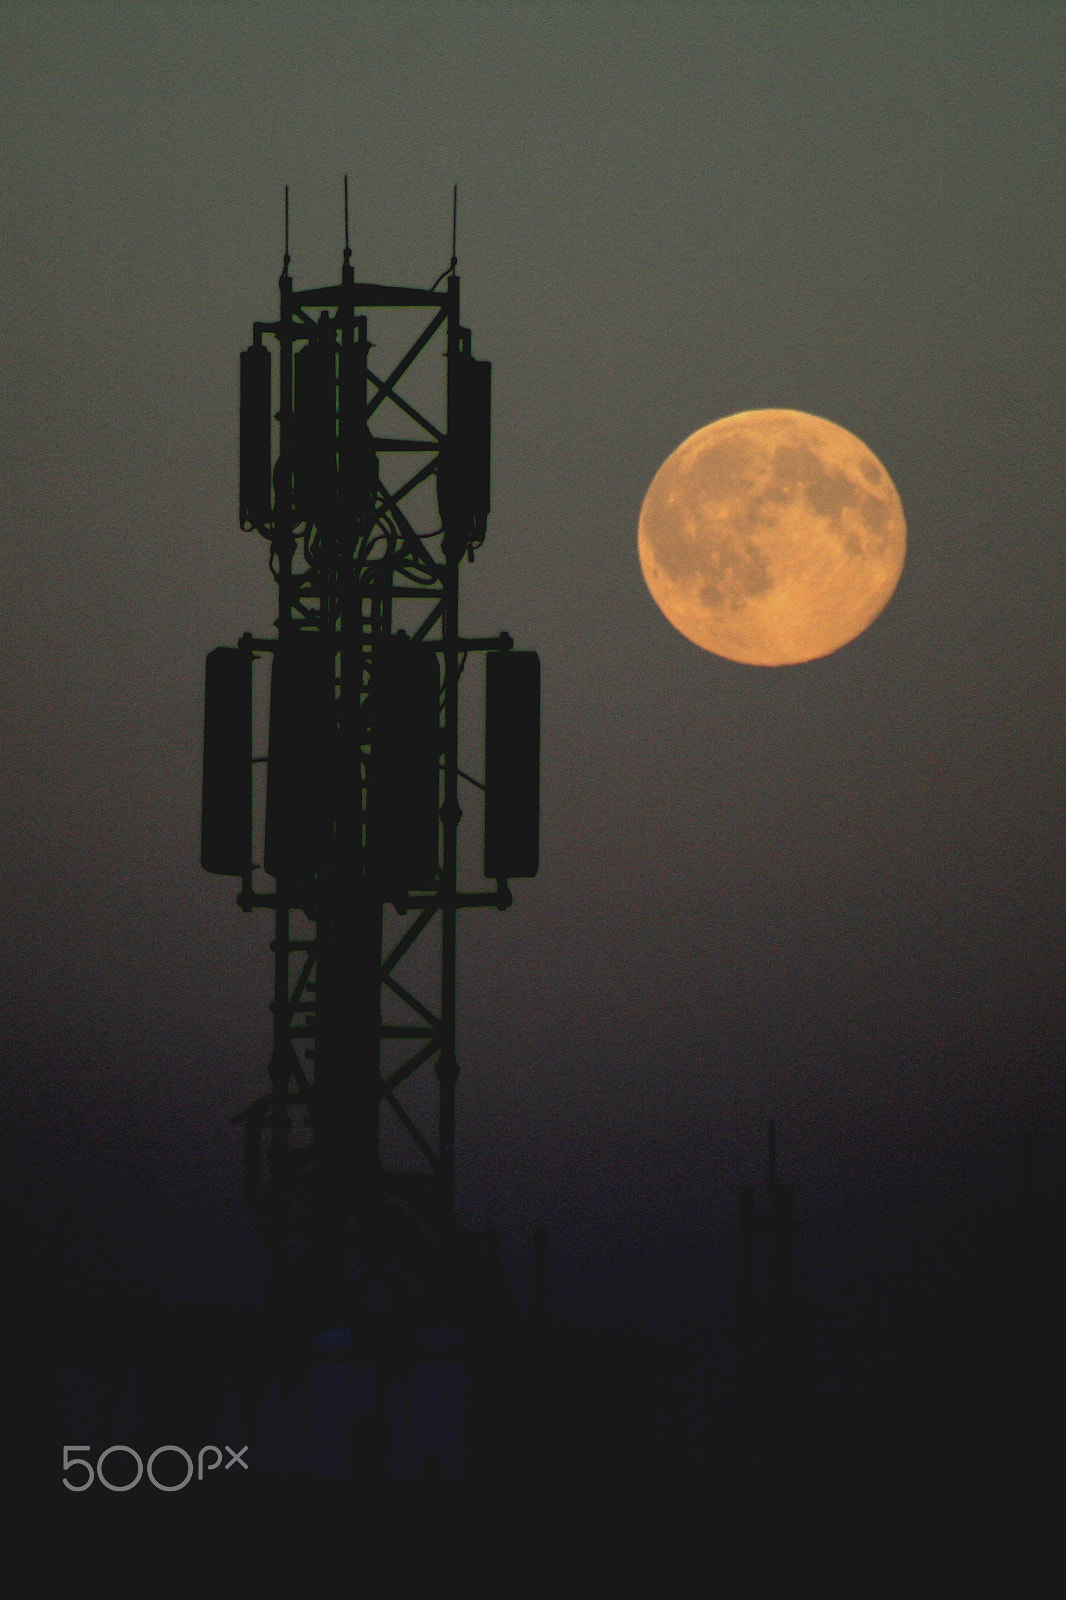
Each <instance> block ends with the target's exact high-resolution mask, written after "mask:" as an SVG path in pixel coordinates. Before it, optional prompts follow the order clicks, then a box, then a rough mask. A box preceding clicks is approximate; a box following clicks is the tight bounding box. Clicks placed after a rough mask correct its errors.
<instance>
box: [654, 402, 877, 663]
mask: <svg viewBox="0 0 1066 1600" xmlns="http://www.w3.org/2000/svg"><path fill="white" fill-rule="evenodd" d="M906 543H907V532H906V523H905V521H904V517H903V507H902V505H901V503H900V498H899V495H898V494H897V492H896V488H895V485H894V484H893V482H892V480H891V478H890V477H889V475H888V473H887V472H886V471H885V469H884V467H883V466H882V465H881V463H880V462H879V461H878V459H877V457H876V456H875V455H874V454H873V453H872V451H870V450H868V449H867V447H866V445H864V444H863V442H862V440H861V439H857V438H856V437H855V435H854V434H853V433H849V432H848V431H847V429H846V428H841V427H839V426H838V425H837V424H836V423H834V422H827V421H826V420H825V418H823V417H813V416H809V415H808V414H807V413H806V412H803V411H741V412H738V413H737V414H736V415H735V416H732V417H723V418H722V419H721V420H720V421H718V422H712V423H711V424H710V425H709V426H708V427H706V428H701V429H700V430H699V432H697V433H694V434H692V435H691V437H690V438H688V439H686V440H685V441H684V443H683V444H680V445H679V446H678V448H677V449H676V450H675V451H674V453H673V454H672V455H671V456H669V457H668V458H667V460H666V461H664V462H663V465H662V466H661V467H660V468H659V471H658V472H657V473H656V474H655V477H654V478H653V480H652V483H651V487H650V488H649V490H648V493H647V495H646V496H645V499H644V505H643V507H642V509H641V513H640V529H639V537H638V545H639V553H640V565H641V570H642V571H643V573H644V579H645V582H646V583H647V585H648V588H649V590H650V591H651V594H652V596H653V598H654V599H655V601H656V603H657V605H658V606H659V608H660V610H661V611H662V612H663V614H664V615H665V616H666V617H667V618H668V620H669V621H670V622H672V623H673V625H674V627H675V628H677V629H678V631H679V632H680V633H682V634H684V636H685V637H686V638H687V639H691V640H692V642H693V643H694V644H698V645H699V646H700V647H701V648H702V649H704V650H710V651H713V652H714V654H716V655H720V656H725V657H727V658H728V659H729V660H731V661H742V662H746V663H749V664H751V665H755V666H787V665H790V664H793V663H796V662H800V661H811V660H814V659H815V658H816V657H818V656H825V655H829V654H831V653H832V651H834V650H839V649H840V647H841V645H844V644H847V643H848V642H849V641H850V640H851V639H854V638H855V637H856V636H857V635H858V634H860V633H862V632H863V630H864V629H865V628H868V627H869V625H870V623H871V622H873V620H874V618H875V617H876V616H878V615H879V614H880V612H881V611H882V610H883V609H884V607H885V606H886V605H887V604H888V601H889V600H890V599H891V597H892V593H893V591H894V590H895V587H896V584H897V583H898V581H899V576H900V573H901V572H902V570H903V559H904V555H905V552H906Z"/></svg>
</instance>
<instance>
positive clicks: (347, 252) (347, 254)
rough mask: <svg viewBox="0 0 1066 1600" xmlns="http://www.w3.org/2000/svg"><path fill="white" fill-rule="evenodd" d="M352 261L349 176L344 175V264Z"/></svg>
mask: <svg viewBox="0 0 1066 1600" xmlns="http://www.w3.org/2000/svg"><path fill="white" fill-rule="evenodd" d="M351 259H352V247H351V241H350V240H349V238H348V174H347V173H345V174H344V264H345V266H347V265H348V263H349V261H351Z"/></svg>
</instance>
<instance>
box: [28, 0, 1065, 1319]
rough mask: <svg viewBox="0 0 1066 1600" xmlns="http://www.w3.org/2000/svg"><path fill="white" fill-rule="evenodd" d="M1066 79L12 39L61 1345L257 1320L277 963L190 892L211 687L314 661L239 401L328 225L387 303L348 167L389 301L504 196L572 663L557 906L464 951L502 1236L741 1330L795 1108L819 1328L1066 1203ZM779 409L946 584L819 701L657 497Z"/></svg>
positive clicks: (472, 606) (36, 1095)
mask: <svg viewBox="0 0 1066 1600" xmlns="http://www.w3.org/2000/svg"><path fill="white" fill-rule="evenodd" d="M1064 53H1066V15H1064V13H1063V10H1062V8H1061V7H1058V6H1022V5H1013V6H982V5H974V4H965V5H925V6H916V5H893V4H885V5H862V6H855V5H799V4H796V5H789V6H783V5H755V6H744V5H715V4H707V5H697V4H684V5H670V4H663V3H659V0H656V3H655V4H637V5H625V4H611V5H596V4H584V5H565V4H560V5H551V4H537V5H534V4H507V3H497V4H492V5H470V4H464V3H461V0H460V3H454V0H452V3H449V4H447V5H425V6H418V5H403V4H396V3H391V0H390V3H388V4H383V5H375V4H364V5H360V6H331V5H316V4H305V5H301V6H299V7H295V8H294V7H291V6H285V5H280V4H278V5H273V4H261V5H256V4H242V5H239V6H238V5H221V6H218V5H210V4H197V5H192V6H190V5H181V4H168V5H167V6H166V7H149V6H144V5H121V4H120V5H111V4H109V5H103V4H86V5H49V4H44V3H40V0H36V3H34V4H30V5H23V4H5V5H4V6H3V7H2V8H0V63H2V64H0V77H2V85H3V87H2V95H0V107H2V111H0V114H2V117H3V133H2V138H0V150H2V157H0V162H2V166H0V171H2V193H3V212H2V214H3V230H4V241H3V249H2V250H0V276H2V285H3V288H2V294H3V305H4V307H5V312H6V318H5V339H4V344H5V348H4V360H3V391H4V401H3V410H2V422H0V428H2V435H0V437H2V449H3V461H4V473H3V488H2V494H3V516H2V522H0V541H2V550H3V572H4V584H5V602H6V613H5V614H6V625H5V628H4V634H3V641H2V645H0V690H2V711H0V716H2V723H0V739H2V752H3V771H4V775H5V777H4V783H3V798H2V806H3V821H2V827H3V839H4V859H5V874H4V882H5V889H4V902H5V914H4V918H3V934H4V951H5V954H4V961H3V971H2V984H3V1013H2V1036H3V1048H4V1054H5V1076H6V1078H7V1079H8V1080H9V1083H10V1092H9V1096H8V1103H9V1106H10V1110H9V1112H8V1113H6V1126H5V1129H4V1150H5V1152H6V1154H5V1158H4V1159H5V1167H6V1176H7V1179H8V1186H9V1187H10V1188H11V1189H12V1191H13V1196H14V1204H15V1208H16V1218H17V1223H18V1227H19V1228H20V1229H21V1235H22V1240H23V1248H24V1249H26V1250H27V1251H28V1252H30V1253H31V1254H35V1253H37V1252H38V1251H39V1250H41V1249H43V1250H45V1251H46V1252H47V1253H46V1255H45V1257H44V1259H47V1260H48V1261H49V1263H50V1265H49V1268H48V1272H49V1276H50V1278H51V1280H52V1281H53V1283H54V1284H56V1285H58V1292H59V1293H60V1295H61V1296H62V1295H63V1294H69V1295H70V1296H73V1297H75V1298H78V1297H89V1298H92V1297H94V1296H95V1297H103V1298H104V1299H107V1298H108V1297H109V1296H120V1295H122V1294H125V1293H127V1292H130V1291H131V1288H132V1290H133V1291H134V1292H137V1293H143V1294H149V1295H162V1296H164V1297H166V1296H178V1297H180V1296H181V1295H191V1294H206V1295H208V1296H211V1297H216V1298H223V1299H224V1298H227V1297H236V1298H240V1297H241V1296H242V1295H244V1294H246V1293H248V1292H249V1290H250V1287H251V1286H252V1285H254V1282H255V1281H256V1274H257V1272H258V1270H259V1259H260V1258H259V1255H258V1246H257V1244H256V1240H255V1236H254V1230H253V1229H252V1226H251V1224H250V1223H249V1222H247V1221H246V1219H245V1218H244V1215H243V1211H242V1202H241V1194H240V1177H241V1174H240V1159H241V1157H240V1140H239V1136H238V1134H237V1132H236V1131H235V1130H233V1129H232V1128H231V1127H230V1126H229V1118H230V1116H231V1115H232V1114H233V1113H234V1112H236V1111H239V1110H241V1109H242V1108H243V1107H244V1106H245V1105H246V1104H248V1103H249V1102H250V1100H251V1099H253V1098H254V1097H255V1096H257V1095H258V1094H259V1093H260V1092H262V1090H263V1089H264V1088H265V1086H266V1077H265V1063H266V1059H267V1054H268V1045H269V1026H270V1019H269V1015H268V1011H267V1004H268V1001H269V997H270V958H269V954H268V943H269V939H270V936H271V925H270V922H269V919H268V918H267V917H266V916H265V914H259V915H258V916H254V917H245V916H242V914H241V913H240V912H239V910H238V909H237V907H236V905H235V903H234V888H233V885H232V884H231V883H230V882H229V881H228V880H223V879H216V878H211V877H208V876H207V875H205V874H204V873H203V872H201V870H200V867H199V862H198V830H199V800H200V770H199V764H200V739H201V697H202V673H203V659H204V656H205V654H206V653H207V651H208V650H209V649H211V648H212V647H214V646H215V645H218V644H224V643H234V642H235V641H236V639H237V637H238V636H239V635H240V634H241V633H242V632H243V631H245V629H253V630H264V629H268V628H269V627H270V624H271V622H272V618H273V616H274V610H273V597H272V588H273V586H272V584H271V582H270V579H269V574H268V570H267V564H266V559H265V548H264V546H263V544H262V542H261V541H260V540H259V539H258V538H257V537H256V536H255V535H254V534H242V533H241V531H240V529H239V527H238V524H237V515H236V512H237V429H236V403H237V360H238V352H239V351H240V349H241V348H242V347H243V346H244V345H245V344H247V343H248V341H249V338H250V333H251V324H252V321H253V320H254V319H255V318H263V317H270V316H272V315H273V314H274V313H275V309H276V304H277V299H276V296H277V288H276V282H277V275H278V272H279V270H280V266H281V260H280V257H281V243H282V194H283V186H284V184H286V183H288V184H289V185H290V186H291V195H292V246H291V248H292V258H293V264H292V271H293V275H294V279H295V282H296V284H297V286H298V287H310V286H312V285H314V284H317V283H323V282H325V283H332V282H335V281H336V280H337V279H338V278H339V272H340V261H341V247H342V245H343V234H342V210H341V180H342V175H343V174H344V173H345V172H347V173H348V174H349V176H350V182H351V189H352V228H353V246H354V255H355V266H356V272H357V275H358V276H361V277H363V278H366V279H371V280H377V281H385V282H390V281H392V282H398V283H402V284H413V285H419V286H427V287H428V285H429V284H430V283H432V281H433V280H434V279H435V278H436V277H437V275H438V274H439V273H440V272H441V271H442V269H443V268H444V267H445V266H446V265H447V261H448V255H449V244H450V238H449V231H450V208H451V187H452V184H453V183H456V182H457V183H458V185H459V263H460V274H461V278H462V292H463V310H464V320H465V321H466V322H468V323H469V325H470V326H471V327H472V329H473V334H474V349H475V353H476V354H478V355H479V356H481V357H484V358H488V359H490V360H491V361H492V362H493V381H494V400H495V411H494V424H493V427H494V477H493V515H492V519H491V523H490V530H489V537H488V540H487V542H486V544H485V547H484V549H483V551H481V552H480V553H479V555H478V558H477V561H476V563H475V564H474V565H473V566H472V567H470V568H466V569H464V570H465V573H466V578H465V592H464V624H465V626H466V627H467V628H469V629H470V630H471V631H481V630H492V631H496V630H498V629H500V628H507V629H508V630H509V631H510V632H511V633H512V634H513V635H514V637H515V639H516V642H517V643H518V644H519V645H520V646H521V647H524V648H533V649H536V650H538V651H539V652H540V654H541V657H542V663H543V682H544V728H543V766H544V792H543V837H542V852H541V860H542V868H541V873H540V876H539V877H538V878H537V879H536V880H534V881H532V882H529V883H523V884H519V885H517V886H516V887H517V893H516V903H515V906H514V908H513V909H512V910H511V911H509V912H508V913H507V914H505V915H502V916H501V915H498V914H496V913H492V912H485V913H468V914H467V917H466V920H465V922H464V924H463V926H462V928H461V951H462V965H461V987H460V999H459V1004H460V1060H461V1063H462V1066H463V1077H462V1080H461V1084H460V1143H459V1172H460V1206H461V1210H462V1214H463V1216H464V1218H465V1219H466V1220H467V1221H469V1222H470V1223H472V1224H473V1225H477V1226H483V1225H487V1224H490V1223H491V1224H493V1225H495V1226H498V1227H499V1228H501V1230H502V1231H503V1233H504V1237H505V1248H506V1250H507V1252H508V1259H509V1260H510V1261H511V1262H512V1265H513V1266H514V1269H515V1272H516V1274H517V1276H518V1277H519V1278H521V1275H522V1273H523V1272H524V1270H525V1255H524V1252H525V1249H526V1238H527V1234H528V1229H529V1227H530V1225H531V1224H532V1223H534V1222H540V1223H544V1224H546V1225H547V1226H548V1228H549V1230H550V1232H551V1237H552V1239H553V1241H554V1247H555V1249H554V1259H555V1262H556V1273H557V1276H556V1284H557V1293H558V1296H559V1302H560V1304H562V1305H564V1306H565V1307H566V1308H567V1309H568V1310H570V1311H571V1312H572V1313H573V1314H575V1315H577V1316H580V1317H583V1318H601V1319H607V1320H610V1321H612V1322H614V1323H616V1324H625V1325H633V1326H638V1327H647V1326H659V1325H663V1326H669V1327H688V1326H706V1325H707V1324H708V1321H709V1320H713V1317H714V1315H715V1314H716V1313H715V1310H714V1307H715V1304H716V1296H717V1297H719V1298H720V1297H721V1293H722V1292H724V1291H722V1290H721V1285H722V1283H723V1282H725V1278H724V1277H723V1273H725V1271H726V1268H727V1266H728V1261H729V1252H730V1251H731V1249H732V1243H733V1237H734V1231H735V1219H736V1206H737V1191H738V1188H739V1186H740V1185H742V1184H744V1183H750V1182H753V1181H756V1180H757V1179H758V1178H759V1176H760V1174H761V1167H762V1144H763V1139H764V1130H765V1125H766V1122H767V1120H768V1119H769V1118H770V1117H776V1119H777V1122H778V1134H779V1149H780V1162H781V1171H782V1175H783V1176H784V1177H786V1178H788V1179H790V1180H791V1181H793V1182H794V1183H795V1184H796V1187H797V1206H798V1210H799V1213H800V1216H801V1218H803V1219H804V1221H805V1229H806V1233H805V1237H806V1239H807V1245H806V1246H805V1248H806V1250H807V1256H806V1259H807V1260H808V1262H809V1263H810V1262H813V1263H814V1266H813V1267H812V1268H811V1270H812V1271H813V1272H814V1274H815V1276H817V1274H818V1273H821V1274H823V1278H824V1276H825V1275H829V1276H831V1275H832V1273H833V1272H839V1273H840V1274H843V1278H842V1279H841V1281H844V1279H847V1281H849V1282H850V1281H852V1279H854V1280H855V1281H857V1277H858V1276H861V1260H862V1259H864V1252H865V1254H866V1255H871V1254H872V1255H874V1256H876V1254H877V1246H876V1242H874V1243H871V1241H876V1239H877V1238H879V1237H881V1234H880V1233H879V1232H878V1230H879V1229H880V1230H882V1232H883V1233H884V1236H885V1238H886V1239H887V1238H891V1239H892V1240H896V1239H899V1238H903V1237H904V1236H907V1237H910V1236H911V1235H913V1232H914V1230H915V1229H919V1230H920V1229H924V1228H926V1227H927V1225H928V1226H930V1227H931V1226H933V1224H932V1223H931V1222H930V1219H934V1218H943V1216H944V1215H945V1212H944V1196H945V1195H950V1196H951V1197H952V1204H953V1205H963V1206H964V1207H965V1204H968V1203H969V1201H966V1200H965V1197H966V1196H967V1195H969V1196H970V1198H971V1200H973V1203H974V1204H976V1203H977V1199H979V1198H980V1197H982V1196H987V1195H990V1194H991V1195H995V1194H1002V1193H1005V1192H1007V1191H1008V1190H1009V1188H1010V1185H1011V1183H1012V1182H1013V1181H1014V1174H1015V1163H1016V1152H1017V1148H1018V1142H1019V1139H1020V1137H1021V1135H1022V1134H1023V1133H1025V1132H1030V1133H1032V1134H1033V1136H1034V1139H1035V1148H1036V1152H1037V1160H1038V1164H1040V1166H1041V1171H1042V1173H1043V1175H1044V1181H1046V1182H1050V1181H1052V1175H1053V1173H1054V1171H1055V1170H1056V1163H1060V1162H1061V1158H1062V1154H1063V1145H1064V1138H1063V1134H1064V1121H1063V1077H1062V1074H1063V1056H1062V1051H1061V1047H1060V1043H1059V1040H1060V1037H1061V1033H1062V1028H1063V1021H1064V1004H1063V996H1062V975H1063V958H1064V938H1063V925H1064V924H1063V912H1064V909H1066V851H1064V843H1063V838H1064V834H1063V822H1064V805H1063V794H1064V791H1063V778H1064V771H1063V768H1064V762H1063V753H1062V739H1061V721H1062V704H1063V676H1064V652H1063V644H1062V627H1063V624H1062V618H1063V604H1064V598H1066V594H1064V590H1066V583H1064V572H1066V564H1064V560H1063V526H1064V510H1066V483H1064V477H1063V467H1062V463H1063V460H1064V459H1066V419H1064V415H1063V404H1062V395H1063V392H1064V382H1063V379H1064V373H1063V332H1064V329H1063V298H1062V283H1063V267H1064V264H1066V232H1064V223H1063V208H1062V202H1061V174H1062V171H1063V169H1064V164H1066V162H1064V157H1066V150H1064V124H1066V99H1064V97H1063V93H1062V84H1063V81H1064V70H1066V60H1064ZM758 407H785V408H795V409H798V410H804V411H811V412H815V413H817V414H820V415H823V416H826V417H828V418H830V419H832V420H833V421H835V422H838V423H840V424H841V425H842V426H844V427H846V428H848V429H849V430H850V431H852V432H853V433H855V434H857V435H858V436H859V437H860V438H862V439H863V440H864V441H865V442H866V443H867V444H868V445H869V446H870V448H871V449H872V450H873V451H874V452H875V453H876V454H877V456H878V457H879V458H880V460H881V461H882V462H884V464H885V465H886V467H887V468H888V470H889V472H890V473H891V474H892V476H893V479H894V481H895V483H896V485H897V487H898V489H899V492H900V494H901V497H902V500H903V504H904V509H905V512H906V515H907V521H908V528H909V537H910V547H909V556H908V562H907V566H906V569H905V571H904V575H903V579H902V581H901V584H900V587H899V589H898V591H897V593H896V596H895V598H894V600H893V601H892V602H891V604H890V605H889V607H888V609H887V610H886V611H885V612H884V614H883V615H882V616H881V617H880V618H879V620H878V621H877V622H875V624H874V625H873V626H872V627H871V628H870V630H869V631H868V632H867V633H866V634H864V635H863V636H862V637H861V638H859V639H858V640H856V641H855V642H854V643H853V644H851V645H850V646H848V647H847V648H845V649H844V650H842V651H840V652H839V653H838V654H836V655H834V656H832V657H830V658H827V659H825V660H821V661H816V662H813V663H809V664H807V665H804V666H800V667H793V668H787V669H780V670H766V669H758V668H750V667H742V666H737V665H733V664H731V663H729V662H726V661H723V660H719V659H718V658H716V657H713V656H710V655H707V654H704V653H701V652H700V651H699V650H698V649H696V648H695V647H694V646H693V645H691V644H689V643H688V642H687V641H686V640H685V639H683V638H682V637H681V636H680V635H679V634H677V633H675V632H674V630H673V629H672V628H671V627H670V626H669V624H668V623H666V621H665V620H664V619H663V617H662V616H661V615H660V613H659V611H658V610H657V608H656V607H655V605H654V604H653V603H652V601H651V600H650V598H649V596H648V595H647V593H646V591H645V589H644V585H643V581H642V579H641V575H640V571H639V568H638V565H637V559H636V524H637V516H638V513H639V509H640V504H641V501H642V499H643V496H644V493H645V491H646V489H647V486H648V484H649V482H650V481H651V478H652V476H653V475H654V473H655V471H656V469H657V468H658V466H659V464H660V463H661V462H662V460H663V459H664V458H665V457H666V455H668V454H669V453H670V451H672V450H673V449H674V448H675V447H676V445H677V444H678V443H679V442H680V441H681V440H682V439H683V438H685V437H686V436H687V435H688V434H690V433H691V432H693V431H694V430H695V429H696V428H698V427H700V426H702V425H704V424H705V423H708V422H710V421H713V420H714V419H715V418H717V417H720V416H723V415H726V414H728V413H731V412H734V411H738V410H743V409H748V408H758ZM959 1197H963V1198H962V1199H960V1198H959ZM975 1197H976V1198H975ZM937 1225H938V1226H939V1223H938V1224H937ZM908 1228H909V1229H910V1230H911V1234H910V1235H908V1233H907V1230H908ZM889 1248H892V1249H895V1248H896V1247H895V1245H891V1246H890V1245H889V1244H886V1246H885V1249H886V1250H888V1249H889ZM834 1263H836V1264H835V1265H834ZM848 1274H851V1275H852V1276H851V1278H848Z"/></svg>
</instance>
